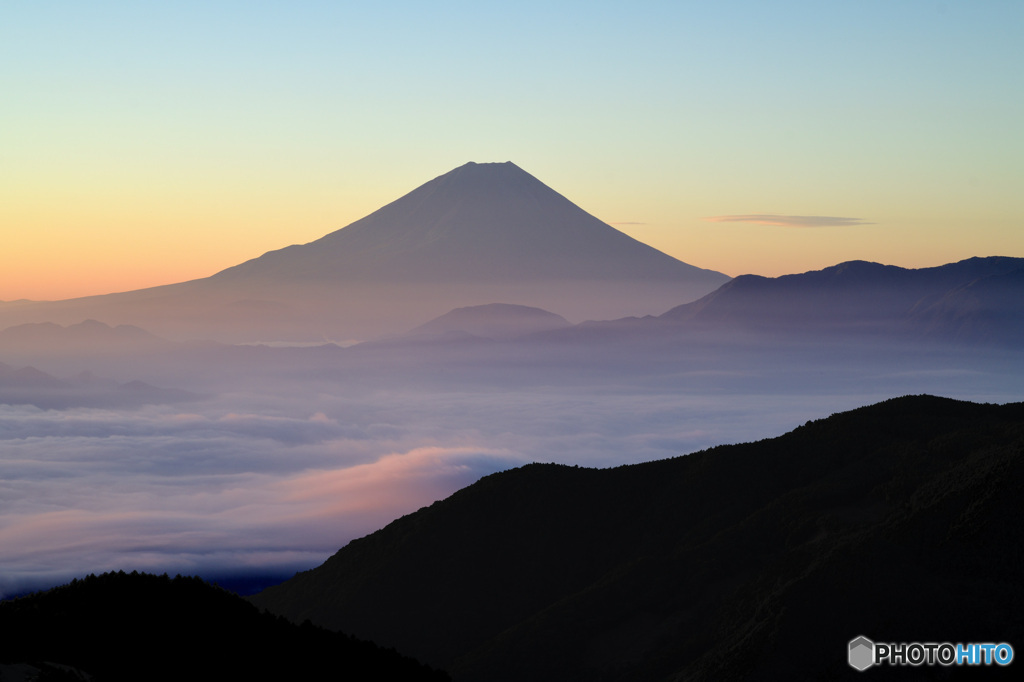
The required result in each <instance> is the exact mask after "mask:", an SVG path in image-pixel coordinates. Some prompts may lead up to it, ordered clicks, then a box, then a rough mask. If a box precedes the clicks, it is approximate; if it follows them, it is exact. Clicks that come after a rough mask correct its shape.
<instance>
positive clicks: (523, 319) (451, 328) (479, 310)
mask: <svg viewBox="0 0 1024 682" xmlns="http://www.w3.org/2000/svg"><path fill="white" fill-rule="evenodd" d="M569 326H570V325H569V322H568V321H567V320H566V319H565V318H564V317H562V316H561V315H556V314H555V313H552V312H548V311H547V310H542V309H540V308H531V307H529V306H524V305H513V304H509V303H490V304H487V305H477V306H468V307H466V308H456V309H455V310H452V311H449V312H447V313H445V314H444V315H441V316H440V317H436V318H434V319H433V320H431V321H430V322H427V323H426V324H422V325H420V326H419V327H416V328H415V329H413V330H412V331H410V332H409V333H408V334H405V335H404V336H403V337H401V338H403V339H407V340H417V341H434V340H460V339H465V338H480V339H489V340H492V341H501V340H509V339H515V338H518V337H522V336H526V335H528V334H536V333H538V332H546V331H551V330H553V329H565V328H566V327H569Z"/></svg>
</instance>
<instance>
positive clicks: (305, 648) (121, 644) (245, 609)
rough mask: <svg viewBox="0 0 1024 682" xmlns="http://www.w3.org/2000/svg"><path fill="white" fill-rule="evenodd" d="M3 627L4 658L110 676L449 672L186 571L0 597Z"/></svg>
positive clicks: (428, 675)
mask: <svg viewBox="0 0 1024 682" xmlns="http://www.w3.org/2000/svg"><path fill="white" fill-rule="evenodd" d="M0 630H2V631H3V633H4V637H3V641H2V642H0V663H8V664H12V663H36V664H39V663H43V662H46V663H51V664H52V663H58V664H62V665H64V666H70V667H72V668H74V669H77V670H79V671H82V672H84V673H86V674H89V675H92V676H93V679H96V680H99V681H103V680H106V681H108V682H116V681H119V680H153V681H159V680H211V681H213V680H217V681H220V680H275V679H276V680H335V679H343V680H344V679H352V680H382V679H387V680H435V681H436V680H446V679H449V677H448V675H447V674H445V673H443V672H439V671H435V670H431V669H429V668H426V667H424V666H421V665H420V664H419V663H417V662H416V661H415V660H413V659H410V658H406V657H404V656H401V655H399V654H397V653H395V652H394V651H388V650H384V649H381V648H379V647H377V646H376V645H374V644H372V643H370V642H365V641H360V640H357V639H353V638H351V637H348V636H346V635H343V634H338V633H334V632H328V631H326V630H323V629H321V628H316V627H312V626H311V625H310V624H308V623H306V624H304V625H302V626H298V625H294V624H292V623H289V622H287V621H285V620H284V619H282V618H277V617H274V616H271V615H269V614H267V613H260V612H259V611H258V610H257V609H256V608H255V607H253V606H252V605H251V604H249V603H247V602H246V601H244V600H243V599H242V598H240V597H238V596H237V595H234V594H231V593H230V592H227V591H225V590H222V589H220V588H217V587H213V586H211V585H209V584H207V583H205V582H203V581H202V580H200V579H199V578H183V577H181V576H178V577H176V578H173V579H171V578H168V577H167V576H166V575H164V576H155V575H147V574H138V573H134V572H133V573H131V574H125V573H123V572H119V573H104V574H103V575H100V576H95V575H91V576H89V577H87V578H84V579H82V580H75V581H74V582H72V583H71V584H68V585H65V586H62V587H57V588H54V589H52V590H49V591H47V592H41V593H37V594H33V595H30V596H27V597H22V598H19V599H15V600H11V601H6V602H0ZM41 667H42V666H41ZM44 669H47V670H48V671H49V672H50V674H55V671H54V669H53V667H52V666H50V667H48V668H45V667H44ZM57 679H76V678H74V677H72V676H70V675H67V676H66V677H59V678H57Z"/></svg>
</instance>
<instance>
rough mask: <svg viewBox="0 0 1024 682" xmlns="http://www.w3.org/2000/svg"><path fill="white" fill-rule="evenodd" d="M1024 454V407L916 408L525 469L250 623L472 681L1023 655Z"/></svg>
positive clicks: (350, 556)
mask: <svg viewBox="0 0 1024 682" xmlns="http://www.w3.org/2000/svg"><path fill="white" fill-rule="evenodd" d="M1022 452H1024V404H1022V403H1017V404H1008V405H1002V406H999V405H979V404H973V403H965V402H959V401H954V400H949V399H944V398H936V397H930V396H916V397H906V398H899V399H894V400H889V401H886V402H884V403H880V404H877V405H874V406H870V407H865V408H861V409H857V410H853V411H851V412H846V413H841V414H837V415H833V416H832V417H829V418H827V419H823V420H819V421H815V422H808V423H807V424H806V425H804V426H803V427H800V428H798V429H796V430H795V431H793V432H791V433H789V434H786V435H785V436H782V437H779V438H775V439H771V440H765V441H760V442H757V443H751V444H746V445H734V446H723V447H718V448H714V449H711V450H707V451H704V452H699V453H696V454H692V455H688V456H684V457H678V458H675V459H670V460H663V461H656V462H649V463H645V464H637V465H632V466H624V467H618V468H615V469H604V470H598V469H586V468H576V467H568V466H563V465H554V464H549V465H541V464H534V465H529V466H525V467H522V468H519V469H515V470H511V471H507V472H504V473H500V474H495V475H491V476H488V477H485V478H483V479H481V480H480V481H478V482H477V483H475V484H473V485H472V486H469V487H468V488H465V489H463V490H461V491H459V492H457V493H456V494H454V495H452V496H451V497H449V498H448V499H445V500H443V501H440V502H437V503H435V504H433V505H431V506H430V507H426V508H423V509H421V510H419V511H418V512H415V513H413V514H410V515H408V516H405V517H403V518H401V519H398V520H397V521H394V522H393V523H391V524H390V525H388V526H387V527H385V528H384V529H382V530H380V531H378V532H376V533H373V534H372V535H369V536H367V537H365V538H362V539H359V540H355V541H352V542H351V543H349V544H348V545H347V546H346V547H344V548H343V549H341V550H340V551H339V552H338V553H337V554H335V555H334V556H333V557H331V558H330V559H329V560H328V561H327V562H326V563H324V564H323V565H322V566H320V567H319V568H316V569H314V570H311V571H308V572H304V573H300V574H298V575H297V576H296V577H295V578H293V579H292V580H290V581H288V582H285V583H283V584H281V585H278V586H276V587H272V588H269V589H267V590H265V591H264V592H262V593H261V594H259V595H257V596H255V597H253V598H252V600H253V601H254V602H255V603H256V604H257V605H258V606H261V607H265V608H268V609H270V610H271V611H272V612H276V613H280V614H284V615H286V616H288V617H289V618H290V619H292V620H295V621H301V620H304V619H306V618H309V619H311V620H312V621H313V622H314V623H317V624H320V625H324V626H326V627H329V628H337V629H341V630H343V631H346V632H351V633H353V634H355V635H356V636H359V637H365V638H368V639H372V640H374V641H376V642H377V643H379V644H382V645H384V646H395V647H397V648H398V649H399V650H401V651H403V652H406V653H409V654H410V655H414V656H417V657H419V658H421V660H425V661H427V662H429V663H431V664H434V665H438V666H441V667H444V668H445V669H447V670H449V671H450V672H451V673H452V675H453V676H454V677H455V678H456V679H459V680H464V681H473V680H497V681H501V680H524V679H529V680H559V681H561V680H623V681H625V680H631V681H636V680H668V679H675V680H682V679H686V680H733V679H736V680H738V679H761V680H788V679H840V678H842V677H843V676H845V675H852V674H855V672H854V671H853V670H852V669H851V668H849V667H848V665H847V662H846V646H847V643H848V642H849V641H850V640H851V639H853V638H854V637H857V636H858V635H865V636H867V637H869V638H871V639H873V640H874V641H886V642H902V641H911V642H912V641H920V642H946V641H948V642H965V643H966V642H977V641H983V642H1000V641H1005V642H1011V643H1015V642H1018V641H1020V639H1021V637H1022V636H1024V615H1022V614H1024V611H1022V610H1021V609H1019V608H1017V607H1016V606H1015V605H1019V604H1020V603H1024V580H1022V573H1021V571H1020V565H1021V563H1020V561H1021V559H1020V551H1019V548H1020V547H1021V546H1022V543H1024V523H1022V519H1024V516H1022V515H1021V514H1020V499H1021V495H1022V493H1024V459H1022V457H1021V453H1022ZM913 672H914V676H915V677H918V678H922V677H928V678H932V677H935V678H942V679H945V676H946V675H948V673H949V672H950V671H949V670H947V669H945V668H942V667H938V666H937V667H935V668H925V667H921V668H917V669H915V670H914V671H913ZM905 673H907V671H906V670H901V669H877V670H872V671H871V673H870V674H872V675H873V676H878V677H881V678H884V679H889V676H890V675H891V676H893V678H895V677H897V676H899V678H900V679H903V676H905Z"/></svg>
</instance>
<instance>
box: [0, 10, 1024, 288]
mask: <svg viewBox="0 0 1024 682" xmlns="http://www.w3.org/2000/svg"><path fill="white" fill-rule="evenodd" d="M1021 36H1024V3H1021V2H1019V1H1018V0H1006V1H994V0H993V1H988V0H970V1H968V0H964V1H945V2H940V1H936V0H929V1H921V2H916V1H901V2H891V1H878V2H873V1H858V2H753V1H751V2H738V1H733V2H729V1H726V2H718V3H708V2H685V1H682V0H675V1H673V2H643V1H639V2H637V1H636V0H634V1H633V2H629V3H627V2H601V1H595V0H589V1H587V2H554V3H551V2H544V3H542V2H533V1H532V0H521V1H520V2H517V3H508V2H501V3H497V2H495V3H488V2H480V1H479V0H477V1H475V2H445V1H443V0H434V1H433V2H429V3H428V2H378V3H372V4H371V3H353V2H287V3H286V2H273V1H265V2H240V1H238V2H192V1H185V0H179V1H177V2H174V3H148V2H146V3H143V2H114V1H106V2H105V1H101V0H95V1H93V2H88V3H83V2H57V1H53V2H45V3H44V2H34V3H30V2H8V3H4V5H3V7H2V9H0V237H2V244H3V248H2V250H0V300H13V299H18V298H34V299H48V298H66V297H72V296H78V295H87V294H96V293H107V292H111V291H119V290H127V289H133V288H139V287H143V286H149V285H156V284H164V283H170V282H175V281H181V280H185V279H191V278H195V277H203V276H206V275H210V274H212V273H214V272H216V271H218V270H220V269H223V268H225V267H228V266H230V265H233V264H236V263H238V262H241V261H243V260H246V259H248V258H252V257H255V256H258V255H260V254H261V253H263V252H265V251H267V250H270V249H275V248H280V247H282V246H285V245H288V244H292V243H301V242H308V241H311V240H313V239H316V238H318V237H320V236H322V235H324V234H326V233H328V232H330V231H332V230H335V229H338V228H340V227H343V226H344V225H346V224H348V223H350V222H352V221H353V220H356V219H358V218H360V217H362V216H363V215H366V214H367V213H369V212H371V211H373V210H375V209H377V208H379V207H380V206H382V205H383V204H385V203H388V202H389V201H392V200H393V199H396V198H398V197H399V196H400V195H402V194H404V193H406V192H408V191H410V190H412V189H414V188H415V187H416V186H418V185H420V184H422V183H424V182H426V181H428V180H430V179H431V178H433V177H436V176H437V175H440V174H442V173H444V172H447V171H448V170H450V169H452V168H454V167H456V166H458V165H461V164H463V163H465V162H466V161H506V160H511V161H514V162H515V163H516V164H517V165H519V166H520V167H521V168H523V169H524V170H526V171H528V172H530V173H532V174H533V175H535V176H537V177H538V178H539V179H540V180H542V181H543V182H545V183H547V184H548V185H550V186H551V187H553V188H554V189H555V190H557V191H559V192H561V193H562V194H564V195H565V196H566V197H568V198H569V199H570V200H572V201H574V202H575V203H577V204H578V205H579V206H581V207H582V208H584V209H585V210H587V211H589V212H591V213H593V214H594V215H596V216H597V217H599V218H601V219H602V220H604V221H606V222H609V223H611V224H613V225H615V226H616V227H618V228H619V229H622V230H624V231H626V232H628V233H629V234H631V235H633V236H635V237H636V238H638V239H640V240H642V241H645V242H647V243H649V244H651V245H653V246H655V247H657V248H660V249H662V250H664V251H666V252H668V253H670V254H671V255H673V256H676V257H677V258H680V259H682V260H684V261H686V262H689V263H692V264H694V265H698V266H701V267H707V268H712V269H716V270H720V271H723V272H725V273H727V274H730V275H738V274H742V273H748V272H753V273H758V274H764V275H779V274H785V273H789V272H802V271H805V270H810V269H817V268H821V267H825V266H828V265H832V264H835V263H838V262H841V261H844V260H851V259H866V260H873V261H879V262H884V263H891V264H895V265H902V266H906V267H923V266H931V265H939V264H942V263H946V262H951V261H956V260H960V259H963V258H967V257H970V256H975V255H978V256H986V255H1006V256H1024V127H1022V125H1021V122H1022V121H1024V40H1021Z"/></svg>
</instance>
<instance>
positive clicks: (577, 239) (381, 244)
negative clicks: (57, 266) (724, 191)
mask: <svg viewBox="0 0 1024 682" xmlns="http://www.w3.org/2000/svg"><path fill="white" fill-rule="evenodd" d="M728 280H729V278H728V277H727V276H726V275H723V274H722V273H720V272H714V271H711V270H702V269H700V268H696V267H694V266H692V265H687V264H686V263H683V262H682V261H679V260H676V259H675V258H673V257H671V256H669V255H667V254H664V253H662V252H661V251H658V250H657V249H654V248H652V247H650V246H647V245H646V244H643V243H641V242H639V241H637V240H635V239H633V238H632V237H629V236H628V235H626V234H623V233H622V232H619V231H618V230H616V229H615V228H613V227H611V226H610V225H608V224H606V223H603V222H601V221H600V220H598V219H597V218H595V217H594V216H592V215H590V214H589V213H587V212H586V211H584V210H583V209H581V208H579V207H578V206H576V205H575V204H573V203H572V202H571V201H569V200H568V199H566V198H565V197H563V196H562V195H561V194H559V193H557V192H555V191H554V190H552V189H551V188H549V187H548V186H546V185H545V184H544V183H542V182H541V181H539V180H538V179H537V178H535V177H533V176H532V175H530V174H529V173H527V172H525V171H523V170H522V169H520V168H519V167H518V166H516V165H515V164H513V163H511V162H506V163H467V164H465V165H463V166H460V167H458V168H456V169H454V170H452V171H450V172H448V173H445V174H444V175H441V176H439V177H437V178H434V179H433V180H431V181H430V182H428V183H426V184H425V185H422V186H421V187H419V188H417V189H415V190H413V191H412V192H410V193H408V194H406V195H405V196H403V197H401V198H399V199H397V200H395V201H393V202H392V203H390V204H388V205H386V206H384V207H383V208H381V209H379V210H377V211H374V212H373V213H371V214H370V215H368V216H366V217H365V218H362V219H361V220H357V221H356V222H354V223H352V224H351V225H348V226H347V227H344V228H342V229H340V230H337V231H335V232H332V233H330V234H328V235H326V236H324V237H322V238H320V239H317V240H316V241H313V242H310V243H308V244H301V245H294V246H289V247H286V248H283V249H279V250H277V251H271V252H269V253H266V254H264V255H262V256H260V257H259V258H254V259H252V260H249V261H246V262H244V263H242V264H240V265H236V266H234V267H231V268H228V269H226V270H223V271H221V272H219V273H217V274H215V275H213V276H211V277H207V278H204V279H198V280H193V281H191V282H183V283H180V284H172V285H168V286H163V287H154V288H151V289H142V290H138V291H130V292H125V293H120V294H110V295H107V296H93V297H88V298H83V299H72V300H69V301H57V302H45V303H36V304H27V305H19V306H7V307H6V308H5V307H0V328H2V327H3V326H9V325H13V324H19V323H26V322H44V321H45V322H56V323H61V324H70V323H77V322H80V321H81V320H82V319H85V318H94V319H98V320H102V321H104V322H106V323H107V324H133V325H139V326H142V327H145V328H146V329H149V330H152V331H153V332H154V333H156V334H158V335H160V336H162V337H165V338H169V339H182V338H195V337H205V338H215V339H219V340H224V341H253V340H313V339H326V338H330V339H338V340H350V339H369V338H373V337H376V336H380V335H383V334H394V333H397V332H402V331H405V330H407V329H410V328H411V327H414V326H416V325H419V324H423V323H424V322H426V321H428V320H430V319H432V318H435V317H437V316H439V315H442V314H443V313H445V312H447V311H449V310H452V309H453V308H462V307H467V306H479V305H487V304H491V303H498V302H504V303H511V304H516V305H524V306H530V307H536V308H543V309H545V310H551V311H553V312H556V313H558V314H561V315H564V316H566V317H567V318H569V319H570V320H572V321H574V322H579V321H582V320H585V319H612V318H617V317H624V316H626V315H645V314H658V313H663V312H665V311H666V310H668V309H670V308H672V307H673V306H677V305H679V304H681V303H685V302H687V301H693V300H696V299H698V298H700V297H701V296H703V295H705V294H707V293H709V292H711V291H713V290H715V289H716V288H718V287H719V286H721V285H722V284H723V283H724V282H726V281H728Z"/></svg>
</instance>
